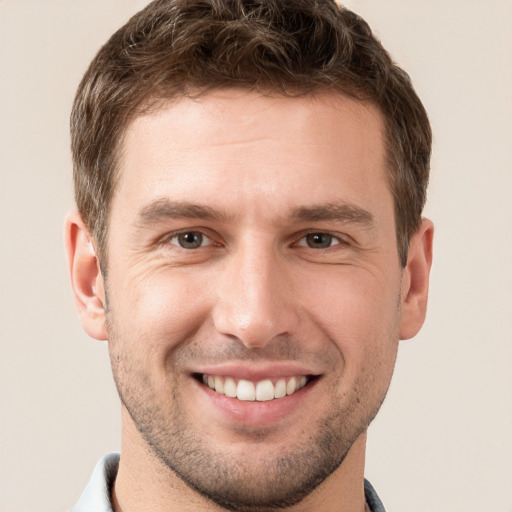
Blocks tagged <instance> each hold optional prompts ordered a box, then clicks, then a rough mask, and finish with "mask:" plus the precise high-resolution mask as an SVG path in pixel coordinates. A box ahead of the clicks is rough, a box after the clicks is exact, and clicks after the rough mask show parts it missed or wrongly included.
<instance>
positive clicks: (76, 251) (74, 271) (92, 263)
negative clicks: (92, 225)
mask: <svg viewBox="0 0 512 512" xmlns="http://www.w3.org/2000/svg"><path fill="white" fill-rule="evenodd" d="M64 237H65V243H66V252H67V256H68V264H69V271H70V275H71V285H72V287H73V292H74V295H75V301H76V306H77V309H78V314H79V315H80V320H81V322H82V326H83V328H84V330H85V332H87V334H88V335H89V336H91V337H93V338H95V339H97V340H106V339H107V330H106V317H105V286H104V283H103V276H102V275H101V272H100V265H99V261H98V258H97V256H96V252H95V249H94V246H93V243H92V237H91V236H90V234H89V231H88V230H87V228H86V227H85V224H84V222H83V221H82V217H81V216H80V214H79V213H78V212H76V211H75V212H72V213H70V214H69V215H68V216H67V218H66V222H65V232H64Z"/></svg>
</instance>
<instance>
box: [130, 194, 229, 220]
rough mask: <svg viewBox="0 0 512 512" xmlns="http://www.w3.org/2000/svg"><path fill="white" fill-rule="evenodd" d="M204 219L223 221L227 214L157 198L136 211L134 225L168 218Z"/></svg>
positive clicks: (191, 204) (198, 205) (202, 206)
mask: <svg viewBox="0 0 512 512" xmlns="http://www.w3.org/2000/svg"><path fill="white" fill-rule="evenodd" d="M180 218H181V219H186V218H188V219H205V220H216V221H222V222H225V221H227V220H228V219H229V216H228V215H227V214H225V213H224V212H222V211H219V210H216V209H214V208H210V207H209V206H204V205H200V204H195V203H187V202H182V201H170V200H169V199H167V198H161V199H157V200H155V201H153V202H151V203H149V204H148V205H146V206H144V207H143V208H142V209H141V210H140V211H139V213H138V215H137V219H136V221H135V224H136V226H138V227H144V226H146V225H148V224H156V223H158V222H163V221H165V220H168V219H180Z"/></svg>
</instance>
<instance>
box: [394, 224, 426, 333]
mask: <svg viewBox="0 0 512 512" xmlns="http://www.w3.org/2000/svg"><path fill="white" fill-rule="evenodd" d="M433 237H434V225H433V224H432V222H431V221H430V220H428V219H423V220H422V221H421V224H420V227H419V228H418V230H417V231H416V233H415V234H414V235H413V236H412V238H411V241H410V244H409V253H408V257H407V265H406V267H405V269H404V271H403V277H402V308H401V321H400V339H402V340H406V339H409V338H412V337H413V336H416V334H418V332H419V330H420V329H421V326H422V325H423V322H424V321H425V315H426V313H427V299H428V287H429V276H430V268H431V266H432V243H433Z"/></svg>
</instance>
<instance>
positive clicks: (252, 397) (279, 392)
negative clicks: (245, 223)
mask: <svg viewBox="0 0 512 512" xmlns="http://www.w3.org/2000/svg"><path fill="white" fill-rule="evenodd" d="M194 376H195V377H196V379H197V380H199V381H200V382H202V383H203V384H204V385H205V386H208V387H209V388H210V389H211V390H213V391H215V393H218V394H219V395H225V396H227V397H230V398H236V399H238V400H242V401H245V402H268V401H270V400H276V399H279V398H284V397H286V396H289V395H293V394H294V393H296V392H297V391H299V390H300V389H302V388H303V387H304V386H306V385H307V384H309V382H311V381H312V380H313V379H315V378H316V377H315V376H313V375H297V376H293V377H282V378H277V379H263V380H260V381H257V382H252V381H250V380H245V379H235V378H233V377H225V376H220V375H208V374H206V373H200V374H195V375H194Z"/></svg>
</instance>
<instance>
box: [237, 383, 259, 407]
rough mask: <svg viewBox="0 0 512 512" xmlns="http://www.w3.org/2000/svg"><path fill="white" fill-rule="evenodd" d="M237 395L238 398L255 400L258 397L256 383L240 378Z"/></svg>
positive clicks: (249, 400) (248, 400)
mask: <svg viewBox="0 0 512 512" xmlns="http://www.w3.org/2000/svg"><path fill="white" fill-rule="evenodd" d="M236 397H237V398H238V400H244V401H247V402H253V401H254V400H255V399H256V390H255V389H254V384H253V383H252V382H249V381H248V380H239V381H238V386H237V388H236Z"/></svg>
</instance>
